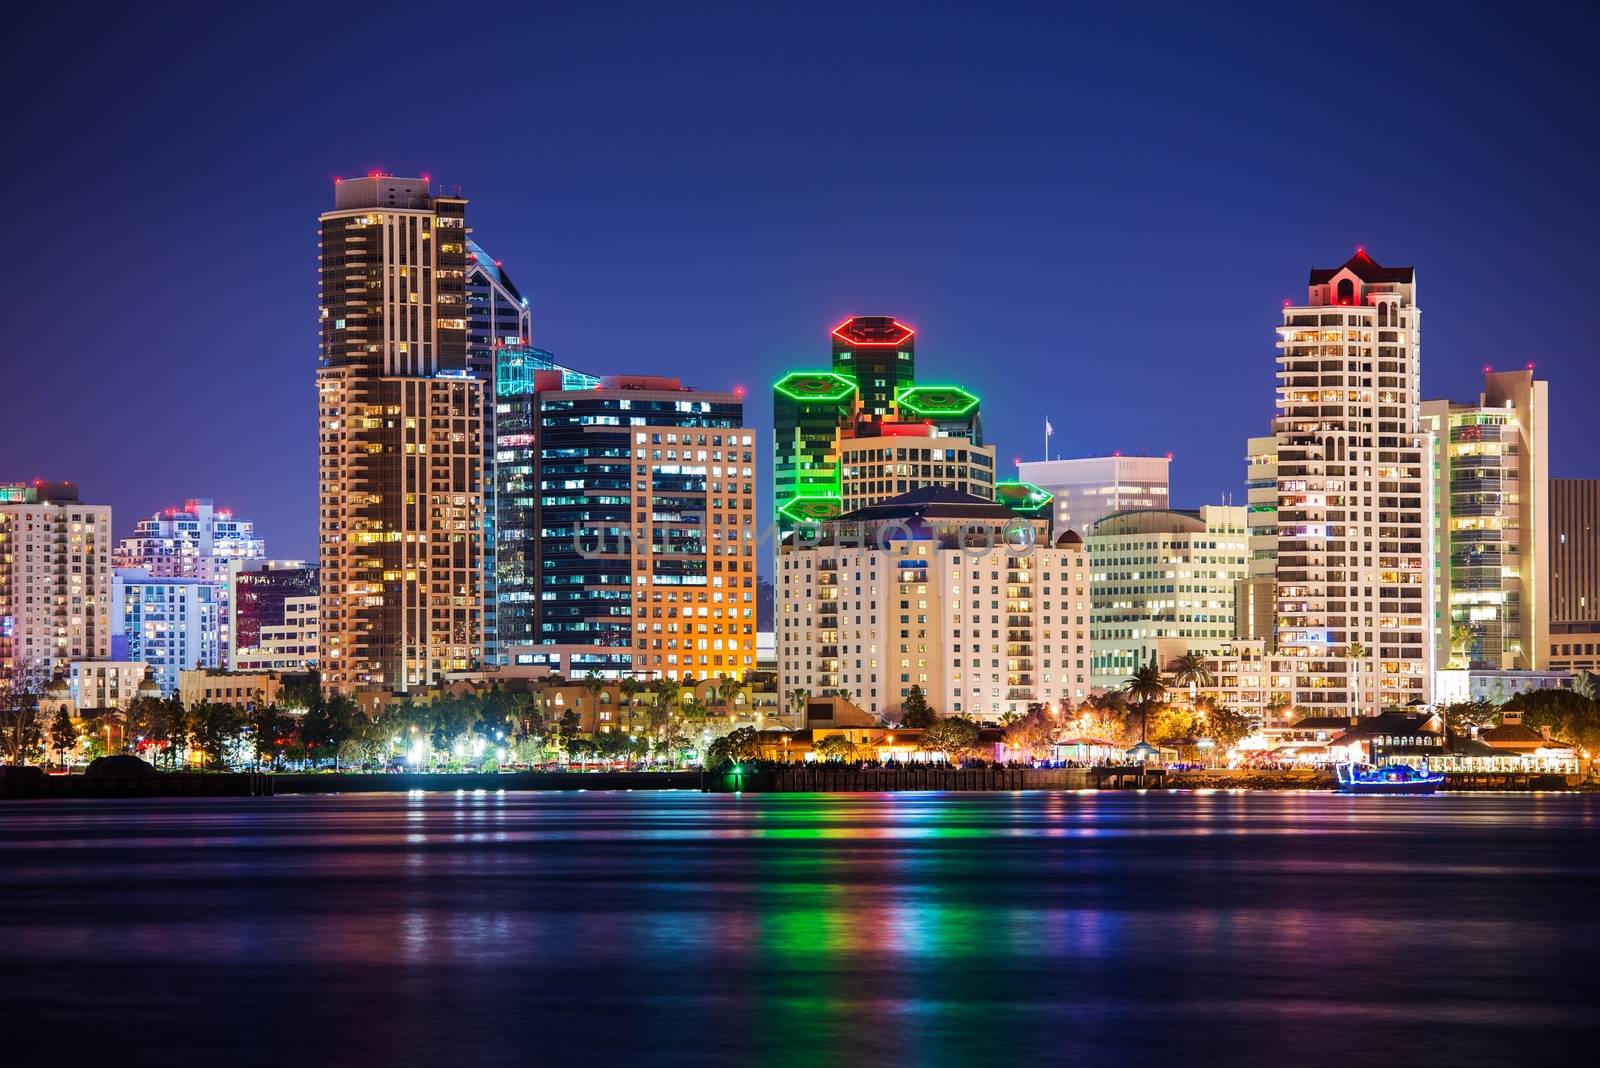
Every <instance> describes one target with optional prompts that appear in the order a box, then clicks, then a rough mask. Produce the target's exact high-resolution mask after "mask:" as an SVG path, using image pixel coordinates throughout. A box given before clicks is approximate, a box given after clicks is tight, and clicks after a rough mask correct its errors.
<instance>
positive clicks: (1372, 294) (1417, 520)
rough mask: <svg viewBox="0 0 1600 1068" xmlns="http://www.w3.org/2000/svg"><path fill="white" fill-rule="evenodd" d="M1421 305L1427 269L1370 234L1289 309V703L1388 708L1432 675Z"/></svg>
mask: <svg viewBox="0 0 1600 1068" xmlns="http://www.w3.org/2000/svg"><path fill="white" fill-rule="evenodd" d="M1419 314H1420V313H1419V311H1418V309H1417V304H1416V276H1415V272H1414V271H1413V269H1412V268H1410V267H1385V266H1383V265H1382V264H1380V263H1378V262H1377V261H1376V260H1374V259H1373V258H1372V257H1371V256H1369V255H1367V253H1366V252H1365V251H1363V250H1359V249H1358V250H1357V251H1356V254H1355V255H1354V256H1353V257H1351V258H1350V260H1349V261H1348V262H1346V263H1344V264H1343V265H1341V266H1339V267H1333V268H1328V269H1316V270H1313V271H1312V272H1311V277H1310V283H1309V286H1308V296H1307V300H1306V303H1305V304H1304V305H1301V306H1299V307H1292V306H1288V307H1285V308H1284V309H1283V322H1282V325H1281V326H1280V327H1278V358H1277V365H1278V369H1277V380H1278V384H1277V409H1278V415H1277V417H1276V418H1275V419H1274V420H1273V436H1274V438H1275V448H1274V452H1273V455H1274V456H1275V464H1276V470H1277V505H1276V507H1277V511H1276V518H1277V537H1276V545H1275V548H1274V549H1273V551H1275V552H1276V558H1275V559H1276V569H1275V570H1276V597H1277V635H1276V639H1277V645H1276V650H1275V651H1274V653H1273V654H1272V658H1271V672H1270V674H1271V676H1272V688H1273V690H1274V691H1275V692H1279V693H1282V694H1283V695H1284V696H1285V697H1287V699H1288V701H1289V702H1290V704H1289V706H1288V710H1286V712H1285V716H1286V718H1287V717H1292V716H1293V715H1295V714H1297V713H1296V711H1295V710H1298V709H1306V710H1310V711H1313V712H1324V711H1325V712H1327V713H1330V714H1341V713H1346V712H1350V711H1354V712H1358V713H1361V714H1376V713H1377V712H1380V711H1382V710H1383V709H1384V708H1387V707H1403V706H1405V705H1406V704H1408V703H1409V702H1411V701H1414V700H1422V701H1426V700H1428V698H1429V695H1430V693H1431V691H1432V677H1433V669H1434V644H1433V625H1434V584H1433V574H1432V559H1433V553H1432V542H1431V540H1430V536H1429V535H1430V525H1431V524H1430V519H1429V510H1430V509H1429V496H1430V494H1431V492H1432V467H1431V463H1430V460H1431V457H1430V455H1429V438H1428V435H1427V433H1426V431H1425V430H1424V428H1423V426H1422V420H1421V403H1422V400H1421V393H1420V383H1421V361H1420V357H1419V353H1418V345H1419V340H1420V337H1421V332H1420V329H1419V325H1418V318H1419ZM1253 540H1254V539H1253Z"/></svg>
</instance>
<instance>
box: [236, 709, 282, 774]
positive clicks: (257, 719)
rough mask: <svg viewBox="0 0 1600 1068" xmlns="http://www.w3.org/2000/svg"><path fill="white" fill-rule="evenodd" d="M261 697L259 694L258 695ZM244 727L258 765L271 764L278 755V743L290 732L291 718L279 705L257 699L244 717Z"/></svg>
mask: <svg viewBox="0 0 1600 1068" xmlns="http://www.w3.org/2000/svg"><path fill="white" fill-rule="evenodd" d="M257 696H258V697H259V695H257ZM244 720H245V722H244V729H245V731H246V732H248V733H249V735H250V745H251V748H252V750H253V751H254V753H255V758H256V765H257V766H258V767H260V766H264V765H267V764H271V763H272V762H273V761H274V760H276V759H277V756H278V743H280V742H281V741H283V737H284V735H285V734H286V733H287V732H288V727H289V718H288V717H287V716H285V715H284V714H283V712H282V710H281V709H279V708H278V706H277V705H273V704H268V703H267V702H265V701H261V700H257V701H256V702H255V703H254V704H252V705H251V706H250V710H249V712H247V713H246V714H245V717H244Z"/></svg>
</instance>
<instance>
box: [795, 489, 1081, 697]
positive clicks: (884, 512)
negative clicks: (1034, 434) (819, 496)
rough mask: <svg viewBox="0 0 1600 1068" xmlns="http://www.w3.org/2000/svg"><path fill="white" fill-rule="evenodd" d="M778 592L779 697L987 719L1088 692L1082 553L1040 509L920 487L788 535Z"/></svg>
mask: <svg viewBox="0 0 1600 1068" xmlns="http://www.w3.org/2000/svg"><path fill="white" fill-rule="evenodd" d="M777 587H778V597H777V608H778V613H777V643H778V673H779V692H781V693H788V692H790V691H791V690H794V689H804V690H806V691H807V692H809V693H811V694H812V695H822V694H827V693H830V692H832V691H835V690H838V691H843V692H844V694H845V695H846V696H847V697H848V698H849V699H850V700H851V701H852V702H853V703H855V704H856V705H858V706H860V707H861V708H864V709H866V710H868V711H870V712H875V713H878V714H882V715H886V716H889V717H890V718H895V717H898V716H899V715H900V713H901V711H902V710H903V708H904V703H905V699H906V697H907V695H908V692H909V690H910V688H911V687H912V686H920V687H922V689H923V692H924V693H925V694H926V695H927V699H928V702H929V704H930V705H932V706H933V708H934V709H935V710H936V711H938V712H940V713H942V714H945V715H962V716H971V717H974V718H977V719H980V720H989V721H993V720H996V719H999V718H1000V717H1001V716H1003V715H1005V714H1006V713H1007V712H1016V713H1022V712H1025V711H1027V709H1028V706H1029V705H1032V704H1035V703H1048V704H1052V705H1054V704H1056V703H1058V702H1061V701H1066V702H1068V703H1070V704H1076V703H1077V702H1078V701H1080V700H1082V699H1083V698H1084V697H1087V696H1088V693H1089V626H1088V622H1089V573H1088V554H1087V553H1086V552H1085V551H1084V546H1083V542H1082V540H1081V539H1080V538H1079V537H1078V536H1077V535H1076V534H1075V533H1072V532H1071V531H1067V532H1064V533H1063V534H1061V535H1060V537H1058V538H1054V539H1052V536H1051V531H1050V519H1049V516H1048V514H1046V515H1042V516H1036V517H1033V518H1027V517H1021V516H1019V515H1018V514H1017V513H1016V512H1015V511H1013V510H1012V509H1010V508H1008V507H1006V506H1005V505H1003V504H999V503H997V502H995V501H991V500H987V499H985V498H982V497H977V496H973V495H971V494H964V493H960V492H957V491H956V490H952V489H948V488H945V487H938V486H932V487H923V488H920V489H916V490H912V491H910V492H908V493H903V494H898V495H896V496H893V497H890V498H888V499H887V500H883V501H880V502H878V503H877V504H874V505H871V506H870V507H867V508H862V509H859V510H856V511H853V512H848V513H846V514H844V515H842V516H839V517H838V518H836V519H833V520H830V521H827V522H824V523H822V524H820V525H819V526H818V528H817V531H816V536H815V537H796V538H792V539H790V541H788V542H786V543H785V544H784V545H783V547H782V549H781V551H780V553H779V557H778V572H777Z"/></svg>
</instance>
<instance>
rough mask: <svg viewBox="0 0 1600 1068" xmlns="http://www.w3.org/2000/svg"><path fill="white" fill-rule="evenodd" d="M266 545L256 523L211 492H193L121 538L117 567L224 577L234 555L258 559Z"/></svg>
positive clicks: (213, 578) (166, 574)
mask: <svg viewBox="0 0 1600 1068" xmlns="http://www.w3.org/2000/svg"><path fill="white" fill-rule="evenodd" d="M265 555H266V545H265V543H264V542H263V541H262V540H261V539H260V538H258V537H256V536H255V524H254V523H252V522H250V521H249V520H247V519H239V518H236V517H235V516H234V514H233V512H232V511H230V510H229V509H227V508H218V507H216V506H215V505H214V504H213V503H212V501H211V499H210V498H208V497H191V498H189V499H188V500H186V501H184V502H183V507H182V508H167V509H165V510H163V511H160V512H157V513H156V514H155V515H152V516H149V517H147V518H144V519H141V520H139V522H138V523H137V524H135V525H134V528H133V536H132V537H128V538H123V539H122V540H121V541H119V542H118V543H117V549H116V552H115V554H114V555H113V564H114V566H116V567H127V568H139V569H141V570H144V571H148V572H150V574H152V575H156V576H159V577H162V578H197V579H205V580H206V581H207V582H221V581H222V580H224V579H226V578H227V577H228V566H229V564H230V563H231V562H232V561H234V560H259V559H260V558H261V557H263V556H265Z"/></svg>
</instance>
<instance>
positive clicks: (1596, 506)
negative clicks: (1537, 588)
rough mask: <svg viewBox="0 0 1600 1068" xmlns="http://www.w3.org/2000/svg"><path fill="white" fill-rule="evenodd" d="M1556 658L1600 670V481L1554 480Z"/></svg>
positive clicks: (1568, 666) (1564, 664) (1561, 667)
mask: <svg viewBox="0 0 1600 1068" xmlns="http://www.w3.org/2000/svg"><path fill="white" fill-rule="evenodd" d="M1549 645H1550V657H1549V663H1548V664H1546V665H1545V667H1547V668H1549V669H1551V670H1556V671H1597V672H1600V478H1552V479H1551V480H1550V642H1549Z"/></svg>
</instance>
